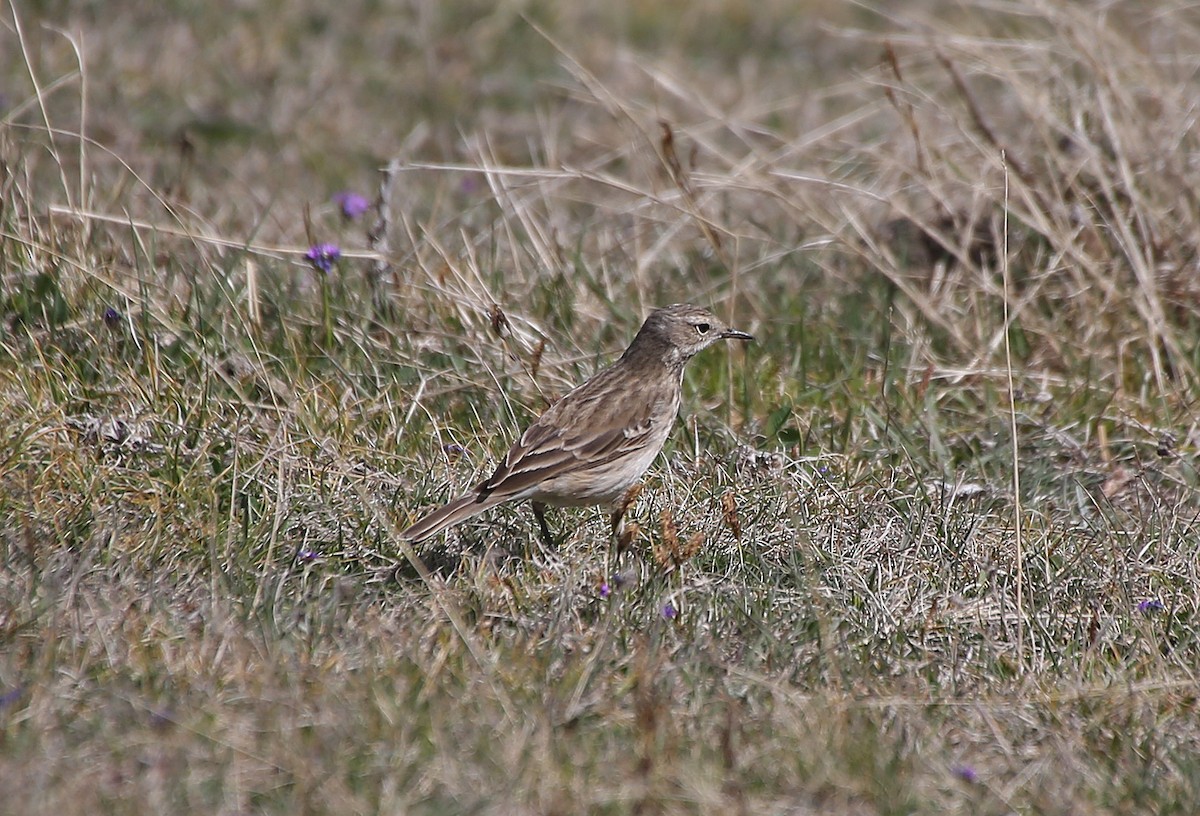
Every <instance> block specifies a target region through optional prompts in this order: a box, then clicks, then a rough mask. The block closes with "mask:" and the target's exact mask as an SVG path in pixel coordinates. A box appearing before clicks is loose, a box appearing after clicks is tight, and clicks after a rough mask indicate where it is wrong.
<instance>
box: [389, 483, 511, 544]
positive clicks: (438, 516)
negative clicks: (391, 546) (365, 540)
mask: <svg viewBox="0 0 1200 816" xmlns="http://www.w3.org/2000/svg"><path fill="white" fill-rule="evenodd" d="M489 499H490V497H485V498H480V496H479V494H478V493H476V492H471V493H468V494H467V495H465V496H460V497H459V498H457V499H455V500H454V501H452V502H450V503H449V504H447V505H446V506H445V507H440V508H438V509H437V510H434V511H433V512H432V513H430V514H429V515H427V516H425V517H424V518H422V519H420V520H419V521H417V522H416V523H415V524H413V525H412V526H411V527H409V528H408V529H407V530H405V531H404V532H402V533H401V534H400V537H401V538H403V539H405V540H406V541H412V542H417V541H423V540H424V539H426V538H429V537H430V536H435V535H437V534H438V533H440V532H442V531H443V530H446V529H448V528H450V527H453V526H454V525H455V524H458V523H459V522H460V521H466V520H467V519H469V518H470V517H471V516H474V515H476V514H477V513H482V512H483V511H484V510H487V509H488V508H489V507H493V506H494V505H496V504H497V503H498V502H496V501H494V500H489Z"/></svg>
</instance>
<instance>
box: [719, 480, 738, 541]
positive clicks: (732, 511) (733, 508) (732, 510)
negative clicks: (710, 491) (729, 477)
mask: <svg viewBox="0 0 1200 816" xmlns="http://www.w3.org/2000/svg"><path fill="white" fill-rule="evenodd" d="M721 516H722V518H723V519H724V521H725V526H726V527H728V528H729V532H731V533H733V537H734V538H735V539H737V540H738V541H741V540H742V520H741V519H740V518H738V511H737V497H736V496H735V495H733V491H732V490H731V491H729V492H728V493H726V494H725V495H724V496H722V497H721Z"/></svg>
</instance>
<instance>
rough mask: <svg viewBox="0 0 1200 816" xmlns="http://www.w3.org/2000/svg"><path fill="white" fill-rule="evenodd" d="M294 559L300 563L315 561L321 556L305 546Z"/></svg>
mask: <svg viewBox="0 0 1200 816" xmlns="http://www.w3.org/2000/svg"><path fill="white" fill-rule="evenodd" d="M296 557H297V558H299V559H300V560H301V561H316V560H317V559H318V558H320V557H321V554H320V553H319V552H317V551H316V550H314V549H313V548H312V547H307V546H305V547H301V548H300V551H299V552H298V553H296Z"/></svg>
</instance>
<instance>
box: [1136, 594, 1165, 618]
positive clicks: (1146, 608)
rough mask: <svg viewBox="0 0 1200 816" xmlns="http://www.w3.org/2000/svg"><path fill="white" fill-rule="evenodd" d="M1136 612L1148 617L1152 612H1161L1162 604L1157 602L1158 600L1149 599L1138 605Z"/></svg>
mask: <svg viewBox="0 0 1200 816" xmlns="http://www.w3.org/2000/svg"><path fill="white" fill-rule="evenodd" d="M1137 611H1138V612H1141V613H1142V614H1143V615H1149V614H1150V613H1152V612H1161V611H1163V602H1162V601H1160V600H1158V598H1150V599H1148V600H1145V601H1142V602H1141V603H1139V604H1138V605H1137Z"/></svg>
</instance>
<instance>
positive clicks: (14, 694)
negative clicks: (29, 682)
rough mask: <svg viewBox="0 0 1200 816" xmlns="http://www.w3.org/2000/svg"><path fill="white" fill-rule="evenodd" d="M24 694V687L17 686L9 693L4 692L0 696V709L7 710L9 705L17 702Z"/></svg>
mask: <svg viewBox="0 0 1200 816" xmlns="http://www.w3.org/2000/svg"><path fill="white" fill-rule="evenodd" d="M24 693H25V687H24V686H17V687H16V688H15V689H12V690H11V691H6V692H4V693H3V694H0V709H5V708H8V707H9V706H10V705H12V704H13V703H15V702H17V700H20V699H21V695H22V694H24Z"/></svg>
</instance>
